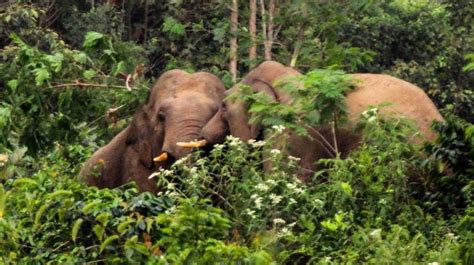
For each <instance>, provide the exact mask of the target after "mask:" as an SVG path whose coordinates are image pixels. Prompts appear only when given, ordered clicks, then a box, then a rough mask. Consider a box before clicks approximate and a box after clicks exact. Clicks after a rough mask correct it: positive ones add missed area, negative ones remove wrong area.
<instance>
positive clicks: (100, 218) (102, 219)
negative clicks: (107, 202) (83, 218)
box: [95, 212, 110, 226]
mask: <svg viewBox="0 0 474 265" xmlns="http://www.w3.org/2000/svg"><path fill="white" fill-rule="evenodd" d="M109 218H110V214H109V213H108V212H103V213H100V214H99V215H97V217H96V218H95V220H96V221H98V222H100V223H101V224H102V225H104V226H105V225H106V224H107V222H108V221H109Z"/></svg>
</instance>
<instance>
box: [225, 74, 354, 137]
mask: <svg viewBox="0 0 474 265" xmlns="http://www.w3.org/2000/svg"><path fill="white" fill-rule="evenodd" d="M351 85H352V84H351V81H350V78H349V77H348V76H347V75H345V74H344V72H342V71H336V70H319V69H318V70H313V71H310V72H308V73H306V74H305V75H303V76H302V77H298V78H287V79H284V80H281V81H280V82H279V83H277V84H276V86H277V89H279V90H281V91H284V92H285V93H287V95H289V96H290V97H291V98H292V99H294V100H293V102H292V103H291V104H283V103H282V102H278V101H277V100H274V99H270V98H269V96H268V95H267V94H265V93H263V92H261V93H253V92H252V90H251V89H250V88H249V87H245V86H242V87H241V89H240V90H239V91H238V93H235V94H234V95H231V96H230V97H229V98H228V100H234V99H235V98H237V97H238V98H240V99H242V100H243V101H244V102H245V104H246V105H247V106H248V109H249V112H250V113H252V114H254V115H252V118H251V119H250V122H251V123H261V124H263V125H267V126H271V125H279V126H284V127H285V128H289V129H292V130H295V131H296V132H298V133H299V134H302V135H307V136H309V135H308V132H307V128H308V127H311V126H316V125H321V124H328V123H331V122H338V121H344V119H345V116H346V111H347V110H346V105H345V101H344V98H345V93H347V92H348V91H349V90H350V89H351Z"/></svg>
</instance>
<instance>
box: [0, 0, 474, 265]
mask: <svg viewBox="0 0 474 265" xmlns="http://www.w3.org/2000/svg"><path fill="white" fill-rule="evenodd" d="M26 2H28V4H23V3H26ZM30 2H34V3H30ZM105 2H106V1H83V0H81V1H43V0H41V1H20V0H16V1H15V0H10V1H8V3H6V4H0V47H1V49H0V58H1V60H0V263H6V264H9V263H20V264H22V263H28V264H30V263H33V264H36V263H47V262H50V263H87V262H91V263H136V262H139V263H146V262H148V263H153V264H155V263H156V264H169V263H199V264H200V263H238V264H269V263H272V262H273V263H277V264H280V263H320V264H329V263H334V264H340V263H377V264H378V263H422V264H429V263H431V264H436V263H439V264H459V263H464V264H472V263H474V255H473V253H474V248H473V246H474V232H473V231H474V205H473V194H474V190H473V187H474V184H473V183H472V175H473V174H474V173H473V172H472V168H473V164H472V161H473V154H472V150H474V148H473V141H472V139H473V138H472V137H473V135H474V133H473V131H474V130H473V129H472V117H473V115H472V110H473V109H474V105H473V104H474V103H473V102H474V93H473V92H472V88H473V87H474V78H473V77H474V72H473V71H471V70H472V55H470V54H472V53H473V50H472V47H474V46H473V43H474V38H473V36H474V35H473V25H474V23H473V17H474V16H473V10H474V8H473V7H474V6H473V3H472V1H467V0H466V1H464V0H463V1H425V0H422V1H405V0H396V1H352V0H351V1H287V2H284V3H283V2H278V1H277V4H276V9H275V14H274V18H273V22H274V24H275V28H274V37H275V39H274V45H273V49H272V52H273V54H272V58H274V59H276V60H278V61H280V62H282V63H289V62H290V61H292V59H295V62H296V67H298V68H299V69H300V70H303V71H306V70H308V69H315V68H328V67H331V69H342V70H345V71H348V72H387V73H390V74H392V75H395V76H397V77H400V78H403V79H405V80H408V81H411V82H412V83H415V84H417V85H419V86H420V87H422V88H423V89H425V91H426V92H427V94H428V95H429V96H430V97H431V98H432V99H433V100H434V101H435V103H436V104H437V106H438V107H440V108H441V109H444V110H445V112H444V113H447V112H449V113H454V114H457V115H460V116H461V118H463V119H464V120H467V122H466V121H463V120H461V119H458V118H452V117H450V116H448V117H447V119H446V120H447V123H440V124H437V125H435V127H434V129H435V130H436V131H437V132H438V133H439V136H440V137H439V138H438V140H436V141H435V142H434V143H431V144H429V145H427V146H426V148H425V152H426V153H425V154H421V153H420V150H418V149H416V148H414V147H413V146H411V145H410V144H409V143H408V141H406V139H405V138H404V136H405V135H406V134H407V132H408V131H410V130H411V129H412V128H411V127H410V125H409V124H407V122H404V121H403V122H399V123H393V122H390V121H384V120H381V119H380V118H379V117H378V116H377V111H376V109H372V110H370V111H367V112H366V113H365V114H366V115H365V120H364V122H363V124H362V125H361V128H363V131H364V144H362V146H361V147H360V148H359V149H358V150H357V151H355V152H353V153H352V154H351V155H350V157H349V158H348V159H346V160H339V159H331V160H326V161H324V163H325V164H326V165H327V168H326V169H325V170H322V171H320V172H315V174H314V176H313V183H311V184H310V185H307V184H303V183H301V182H300V181H299V180H298V179H297V178H296V173H297V172H298V168H297V161H298V159H297V158H294V157H287V156H285V155H284V154H283V152H282V151H281V150H278V149H272V148H271V146H274V145H273V143H272V142H273V141H277V140H278V139H280V138H281V131H282V130H283V129H282V127H281V126H276V127H274V129H273V130H274V131H269V134H268V137H267V141H268V142H266V143H265V142H261V141H249V142H248V143H243V142H241V141H239V140H238V139H235V138H232V137H229V139H228V140H227V142H226V143H225V144H223V145H216V146H215V148H214V149H213V150H211V151H210V153H209V154H208V155H207V156H204V155H202V154H193V155H192V156H191V157H188V158H186V159H183V160H179V161H177V162H176V163H175V164H174V166H173V167H172V168H171V169H168V170H161V171H159V172H157V173H156V174H154V177H155V178H156V180H157V183H158V185H159V186H160V187H161V190H162V191H161V193H159V194H157V195H154V194H150V193H143V194H139V193H138V192H137V190H136V187H135V186H134V185H133V184H129V185H126V186H124V187H120V188H118V189H114V190H107V189H104V190H98V189H96V188H88V187H85V186H84V185H82V184H80V183H78V182H76V181H75V180H74V179H75V176H76V174H77V172H78V170H79V168H80V167H81V163H82V161H84V160H85V159H87V158H88V157H89V156H90V155H91V154H92V153H93V151H94V150H95V149H96V148H97V147H98V146H100V145H103V144H104V143H105V142H106V140H107V139H109V138H110V137H111V136H113V135H114V134H115V133H116V132H117V131H118V130H120V129H121V128H123V126H125V124H126V123H127V119H129V117H130V114H131V113H132V112H133V111H134V110H135V109H136V108H137V105H138V104H139V102H140V101H141V102H143V101H144V99H145V94H146V92H147V90H148V89H147V88H148V87H149V86H150V84H151V83H152V82H153V79H154V78H156V77H158V76H159V75H160V74H161V73H162V72H163V71H164V70H165V69H172V68H183V69H186V70H188V71H202V70H207V71H210V72H212V73H215V74H217V75H218V76H219V77H220V78H221V79H222V80H223V81H224V83H225V84H226V86H228V87H230V86H231V85H232V84H233V82H232V80H231V76H230V74H229V72H228V71H227V67H228V66H227V65H228V60H229V45H228V42H229V40H230V38H231V37H233V34H231V33H230V30H229V29H230V21H229V19H228V17H229V8H228V3H226V2H225V1H201V2H202V3H200V4H199V5H197V4H196V3H195V1H165V2H163V1H122V3H121V4H118V5H114V4H113V3H112V4H105ZM107 2H114V1H107ZM119 2H120V1H119ZM239 5H240V6H239V28H238V32H237V37H238V44H239V48H238V54H237V55H238V56H237V57H238V70H239V75H240V76H243V75H244V74H245V73H246V72H248V67H249V65H250V63H258V62H261V61H262V60H263V55H262V49H263V41H264V39H263V34H262V32H261V29H260V26H261V22H262V18H261V17H260V15H258V21H257V24H258V25H257V26H258V32H257V40H256V44H257V46H258V47H257V50H258V55H257V58H256V60H255V61H254V62H250V61H249V60H247V59H246V58H247V54H248V49H249V47H250V45H251V44H252V41H251V40H250V35H249V30H248V29H247V19H248V17H249V7H248V3H247V2H241V1H240V3H239ZM209 10H212V12H209ZM267 19H268V16H267ZM267 22H268V20H267ZM267 25H268V23H267ZM296 47H297V48H299V54H298V57H297V58H293V55H294V52H295V48H296ZM466 60H467V61H466ZM140 64H144V65H145V67H146V71H145V74H146V75H145V78H144V79H141V78H138V79H137V80H133V82H132V88H134V89H133V90H132V91H131V92H130V91H128V90H127V89H125V84H124V80H123V76H127V75H128V74H133V73H134V71H135V69H137V66H138V65H140ZM466 64H467V65H466ZM288 81H289V82H287V83H286V84H281V89H283V90H286V92H287V93H289V94H290V95H291V96H292V97H293V98H295V103H296V104H295V105H294V106H293V107H292V108H289V107H288V106H283V105H282V104H275V103H272V102H269V100H268V98H266V97H264V96H263V95H254V94H253V93H250V91H249V90H248V88H245V87H244V88H243V90H244V93H243V95H242V96H243V98H244V99H245V100H247V102H248V103H249V104H250V105H251V111H252V112H253V113H255V114H258V115H256V116H255V119H260V121H261V122H263V123H264V124H266V125H269V126H268V127H271V125H284V126H285V127H286V128H290V129H294V130H297V131H299V132H300V133H303V134H304V133H306V128H305V127H304V125H305V124H306V125H308V124H309V125H315V124H327V123H328V122H335V123H333V124H334V126H336V125H337V123H338V122H339V121H343V120H344V112H345V106H344V105H342V100H341V99H342V98H343V95H344V93H346V92H347V91H348V90H349V89H350V82H349V81H350V80H347V79H346V77H345V76H344V75H343V74H342V72H339V71H333V70H317V71H312V72H309V73H308V74H306V75H305V76H304V77H302V79H301V80H299V82H302V83H304V84H305V87H307V88H308V89H298V87H295V86H294V84H295V80H288ZM81 84H82V85H81ZM84 84H92V85H99V86H97V87H92V86H91V87H89V86H85V85H84ZM246 89H247V90H246ZM115 108H118V111H117V110H114V109H115ZM269 162H271V163H270V164H271V166H272V170H263V168H264V166H265V167H266V166H268V163H269Z"/></svg>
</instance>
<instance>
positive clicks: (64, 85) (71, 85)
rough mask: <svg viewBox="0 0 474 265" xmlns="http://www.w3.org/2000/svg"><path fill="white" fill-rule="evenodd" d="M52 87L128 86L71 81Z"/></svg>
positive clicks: (119, 87)
mask: <svg viewBox="0 0 474 265" xmlns="http://www.w3.org/2000/svg"><path fill="white" fill-rule="evenodd" d="M51 87H52V88H62V87H81V88H82V87H101V88H117V89H127V90H128V88H127V87H126V86H118V85H103V84H90V83H81V82H76V83H69V84H59V85H54V86H51Z"/></svg>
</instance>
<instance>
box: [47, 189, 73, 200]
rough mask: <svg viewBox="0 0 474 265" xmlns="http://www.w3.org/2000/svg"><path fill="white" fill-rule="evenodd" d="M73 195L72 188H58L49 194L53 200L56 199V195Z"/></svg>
mask: <svg viewBox="0 0 474 265" xmlns="http://www.w3.org/2000/svg"><path fill="white" fill-rule="evenodd" d="M71 195H73V192H72V191H70V190H58V191H55V192H53V193H51V194H49V195H48V198H49V199H51V200H54V199H55V198H56V197H59V196H71Z"/></svg>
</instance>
